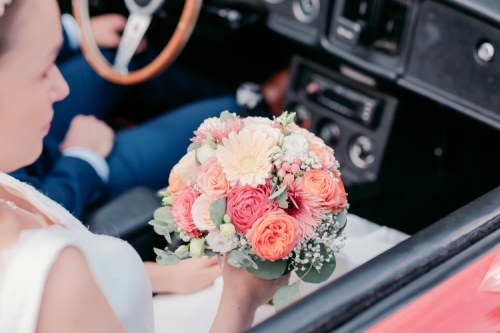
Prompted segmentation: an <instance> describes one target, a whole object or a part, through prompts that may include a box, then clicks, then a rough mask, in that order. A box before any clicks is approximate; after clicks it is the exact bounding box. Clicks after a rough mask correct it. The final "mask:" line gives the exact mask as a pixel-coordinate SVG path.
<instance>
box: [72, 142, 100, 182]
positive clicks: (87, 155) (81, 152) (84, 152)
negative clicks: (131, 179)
mask: <svg viewBox="0 0 500 333" xmlns="http://www.w3.org/2000/svg"><path fill="white" fill-rule="evenodd" d="M62 154H63V155H64V156H69V157H76V158H79V159H81V160H84V161H85V162H87V163H88V164H90V165H91V166H92V168H94V170H95V172H96V173H97V175H99V177H100V178H101V179H102V181H103V182H104V183H107V182H108V180H109V165H108V163H107V162H106V160H105V159H104V158H103V157H102V156H101V155H99V154H97V153H96V152H95V151H92V150H90V149H87V148H80V147H73V148H67V149H65V150H64V151H63V152H62Z"/></svg>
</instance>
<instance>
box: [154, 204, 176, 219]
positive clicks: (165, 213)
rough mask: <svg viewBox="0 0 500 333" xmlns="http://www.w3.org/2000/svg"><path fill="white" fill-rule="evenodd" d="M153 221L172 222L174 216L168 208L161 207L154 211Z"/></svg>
mask: <svg viewBox="0 0 500 333" xmlns="http://www.w3.org/2000/svg"><path fill="white" fill-rule="evenodd" d="M154 219H155V220H156V221H161V222H170V223H173V222H174V215H173V214H172V212H171V211H170V207H161V208H158V209H157V210H155V213H154Z"/></svg>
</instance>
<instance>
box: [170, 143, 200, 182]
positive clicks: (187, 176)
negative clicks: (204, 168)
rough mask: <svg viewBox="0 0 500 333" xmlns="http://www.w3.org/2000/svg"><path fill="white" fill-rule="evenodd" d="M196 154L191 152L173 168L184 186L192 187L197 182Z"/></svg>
mask: <svg viewBox="0 0 500 333" xmlns="http://www.w3.org/2000/svg"><path fill="white" fill-rule="evenodd" d="M195 154H196V152H195V151H194V150H191V151H190V152H189V153H187V154H186V155H184V157H183V158H181V160H180V161H179V163H177V164H176V165H175V166H174V168H173V172H174V175H176V176H177V177H178V178H180V179H181V180H182V183H183V184H184V185H188V186H191V185H193V184H194V183H195V182H196V161H195Z"/></svg>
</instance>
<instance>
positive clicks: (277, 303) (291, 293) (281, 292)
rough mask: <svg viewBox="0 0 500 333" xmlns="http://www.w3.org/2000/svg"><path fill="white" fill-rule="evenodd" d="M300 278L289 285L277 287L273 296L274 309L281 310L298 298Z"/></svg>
mask: <svg viewBox="0 0 500 333" xmlns="http://www.w3.org/2000/svg"><path fill="white" fill-rule="evenodd" d="M299 285H300V280H299V281H297V282H295V283H292V284H291V285H289V286H284V287H281V288H280V289H278V291H277V292H276V294H275V295H274V298H273V303H274V309H275V310H276V312H278V311H281V310H282V309H283V308H286V307H287V306H289V305H290V304H292V303H294V302H296V301H297V300H299V299H300V296H301V295H300V289H299Z"/></svg>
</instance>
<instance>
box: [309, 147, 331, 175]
mask: <svg viewBox="0 0 500 333" xmlns="http://www.w3.org/2000/svg"><path fill="white" fill-rule="evenodd" d="M309 151H312V152H313V153H314V154H315V155H316V156H318V158H319V160H320V162H321V165H322V166H323V169H324V170H327V169H330V168H331V167H333V166H334V165H335V157H334V156H333V153H332V149H331V148H330V147H327V146H323V147H321V146H318V145H315V144H313V145H309Z"/></svg>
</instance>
